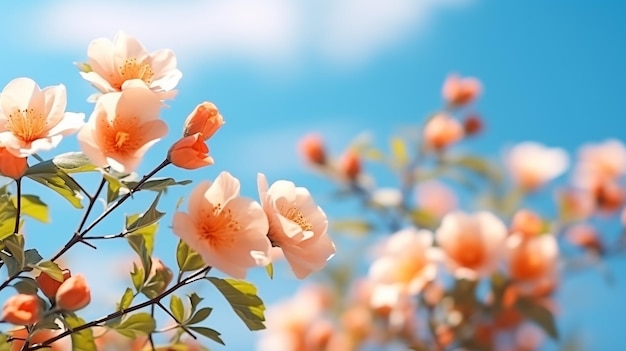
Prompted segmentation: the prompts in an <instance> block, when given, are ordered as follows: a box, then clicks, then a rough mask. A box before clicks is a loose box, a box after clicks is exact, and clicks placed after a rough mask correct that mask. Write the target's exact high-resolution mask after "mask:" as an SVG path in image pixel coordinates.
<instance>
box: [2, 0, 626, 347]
mask: <svg viewBox="0 0 626 351" xmlns="http://www.w3.org/2000/svg"><path fill="white" fill-rule="evenodd" d="M624 18H626V3H622V2H620V1H610V0H600V1H593V2H592V1H585V0H567V1H566V0H554V1H549V2H547V1H539V0H529V1H517V2H514V1H487V0H485V1H479V0H385V1H380V0H320V1H315V2H309V1H292V0H265V1H256V0H229V1H186V2H173V1H171V2H164V1H132V2H125V1H118V0H114V1H106V2H96V1H63V2H46V1H29V2H19V3H18V2H4V3H2V4H0V38H1V42H2V49H1V53H0V85H1V86H4V85H6V83H8V82H9V81H10V80H11V79H13V78H16V77H22V76H26V77H31V78H33V79H34V80H35V81H37V82H38V83H39V84H40V86H42V87H43V86H48V85H56V84H60V83H62V84H65V85H66V87H67V89H68V111H73V112H84V113H85V114H86V115H87V116H89V114H90V112H91V110H92V107H93V106H92V105H91V104H90V103H88V102H86V99H87V97H88V96H89V95H90V94H92V93H93V92H94V89H93V88H92V87H90V86H89V84H88V83H86V82H85V81H83V80H82V79H81V78H80V76H79V74H78V71H77V69H76V68H75V66H74V65H73V64H72V63H73V62H80V61H85V60H86V52H87V46H88V44H89V42H90V41H91V40H93V39H95V38H98V37H107V38H111V39H112V38H113V37H114V36H115V34H116V33H117V31H118V30H124V31H125V32H127V33H128V34H129V35H131V36H135V37H136V38H138V39H139V40H140V41H141V42H142V43H143V44H144V45H145V46H146V48H148V50H150V51H154V50H157V49H161V48H171V49H173V50H174V51H175V53H176V54H177V57H178V62H179V69H180V70H181V71H182V72H183V79H182V80H181V82H180V84H179V86H178V90H179V95H178V96H177V97H176V99H175V100H174V101H171V102H170V103H169V105H170V107H169V108H167V109H165V110H163V113H162V117H163V118H164V119H165V120H166V121H167V123H168V124H169V126H170V134H169V135H168V137H167V138H165V139H164V140H162V141H161V142H159V143H158V145H157V146H155V147H154V148H153V149H151V151H150V152H149V154H148V158H147V159H145V160H144V162H143V163H142V165H141V168H140V170H139V173H140V174H142V173H145V172H147V171H149V170H150V169H152V167H153V166H154V165H156V164H158V163H159V162H160V161H161V160H162V159H163V157H164V156H165V154H166V152H167V149H168V148H169V146H170V145H171V144H172V143H173V142H174V141H175V140H177V138H178V136H179V135H180V133H181V129H182V123H183V121H184V118H185V117H186V116H187V114H188V113H189V112H190V111H191V110H192V109H193V108H194V107H195V105H196V104H198V103H200V102H202V101H205V100H208V101H212V102H214V103H215V104H216V105H217V106H218V107H219V109H220V111H221V113H222V114H223V116H224V118H225V120H226V123H227V124H226V125H225V126H224V128H222V130H220V131H219V132H218V133H217V135H215V137H214V138H213V139H211V140H210V142H209V146H210V148H211V153H212V155H213V156H214V158H215V160H216V165H215V166H213V167H210V168H205V169H202V170H200V171H196V172H186V171H182V170H176V169H174V168H171V169H167V170H166V171H164V172H163V173H161V174H160V175H163V176H172V177H175V178H177V179H179V180H182V179H192V180H194V182H197V181H199V180H202V179H213V178H214V177H215V176H216V175H217V174H218V173H219V172H220V171H222V170H227V171H229V172H231V173H232V174H233V175H235V176H236V177H238V178H239V179H240V180H241V182H242V190H243V193H244V194H245V195H247V196H250V197H256V196H257V195H256V174H257V172H263V173H265V174H266V175H267V177H268V179H269V180H270V181H273V180H278V179H289V180H293V181H295V182H296V183H297V184H298V185H301V186H306V187H308V188H309V189H310V190H311V192H312V193H313V194H314V195H315V196H316V197H317V198H318V202H319V203H320V204H321V205H322V206H323V207H325V206H328V207H325V208H328V210H327V212H328V214H329V216H330V217H331V219H332V218H334V217H340V216H341V215H342V211H344V210H343V209H342V208H341V207H340V206H337V205H336V204H334V203H333V201H332V200H331V197H330V196H328V194H329V193H330V192H331V191H332V189H333V187H332V185H331V184H329V183H327V182H324V181H321V180H320V178H319V177H318V176H316V175H314V174H312V172H311V171H310V170H308V169H307V167H306V166H305V165H304V163H303V162H302V161H301V159H300V157H299V155H298V152H297V149H296V147H295V145H296V143H297V141H298V139H299V138H300V137H302V136H303V135H304V134H306V133H308V132H318V133H320V134H322V135H323V136H324V138H325V139H326V141H327V143H328V146H329V148H330V149H332V150H334V151H336V152H339V151H341V150H342V149H343V148H344V147H345V146H346V145H347V144H348V143H349V141H350V140H351V139H352V138H354V137H355V136H356V135H358V134H359V133H361V132H364V131H374V132H375V133H374V135H375V136H376V138H377V139H376V140H378V141H380V143H381V144H384V143H385V142H386V138H387V137H388V136H389V135H390V134H392V133H395V132H399V131H401V130H403V129H404V128H406V127H407V126H417V125H418V124H419V123H420V122H422V121H423V120H424V118H425V117H426V116H427V115H428V114H429V113H431V112H433V111H434V110H435V109H437V108H438V107H439V106H440V105H441V96H440V90H441V84H442V82H443V80H444V78H445V77H446V76H447V75H448V73H451V72H456V73H459V74H462V75H470V76H475V77H478V78H479V79H480V80H481V81H482V82H483V86H484V93H483V95H482V97H481V98H480V100H479V101H478V103H477V104H476V105H475V106H476V109H477V110H479V111H480V113H481V115H482V116H483V118H484V119H485V122H486V126H487V129H486V133H485V134H484V135H482V136H481V138H479V139H478V140H476V141H473V142H472V143H471V148H472V150H473V151H474V152H477V153H480V154H483V155H486V156H488V157H490V158H492V159H494V160H500V159H501V158H502V154H503V153H502V150H504V149H505V148H506V147H507V146H510V145H512V144H514V143H516V142H521V141H526V140H535V141H540V142H542V143H544V144H546V145H548V146H561V147H563V148H565V149H566V150H568V152H569V153H570V155H572V156H573V155H575V152H576V150H577V149H578V147H579V146H580V145H581V144H583V143H584V142H587V141H602V140H605V139H607V138H609V137H613V138H618V139H620V140H622V141H623V140H625V139H626V128H624V127H625V126H626V124H625V123H624V116H623V113H624V108H623V103H624V101H625V100H624V98H623V94H624V82H625V81H626V65H625V64H624V63H625V62H626V46H624V41H623V38H624V37H626V21H624ZM77 149H78V146H77V143H76V140H75V138H73V137H71V138H67V139H66V140H64V141H63V142H62V144H61V146H60V147H59V148H57V149H55V150H53V152H51V153H48V154H43V155H42V156H44V158H48V157H52V156H53V155H54V154H57V153H60V152H65V151H73V150H77ZM81 179H83V178H81ZM83 180H84V181H85V182H86V186H87V187H88V188H90V189H95V186H96V184H97V181H98V179H94V178H90V177H89V176H87V177H84V179H83ZM566 180H567V179H561V181H566ZM382 181H384V179H383V180H382ZM389 182H390V184H393V180H391V179H390V180H389ZM25 189H26V190H25V191H26V192H27V193H36V194H38V195H41V196H42V197H43V198H44V200H45V201H46V202H47V203H48V204H49V205H50V207H51V217H52V223H50V224H47V225H40V224H37V223H31V222H29V223H28V225H27V226H26V238H27V246H29V247H36V248H38V249H39V250H40V252H41V253H42V254H43V256H44V257H46V256H50V255H51V254H53V253H54V252H55V251H56V250H57V249H58V248H59V247H60V245H62V243H63V242H64V241H65V240H67V238H69V236H70V235H71V234H70V233H71V232H72V231H73V230H74V228H75V226H76V224H77V222H78V221H79V218H80V214H81V213H80V212H79V211H77V210H75V209H73V208H71V207H70V206H69V205H67V204H66V203H65V202H64V200H62V199H61V198H60V197H58V196H57V195H56V194H54V193H52V192H48V190H46V189H44V188H42V187H40V186H39V185H37V184H34V183H27V184H26V185H25ZM190 189H191V188H190V187H187V188H172V189H171V191H170V192H169V193H168V194H167V196H166V197H165V198H164V199H163V200H162V201H161V206H160V209H161V210H163V211H166V212H168V215H167V217H166V218H165V219H164V220H163V221H162V224H161V229H160V232H159V234H158V236H157V247H156V256H158V257H160V258H162V259H163V260H164V261H165V262H166V263H168V264H170V265H172V266H175V259H174V248H175V244H176V242H177V238H175V237H174V236H173V234H172V233H171V230H170V229H169V228H168V223H170V222H171V214H172V212H173V211H174V206H175V202H176V201H177V200H178V198H179V197H181V196H185V195H186V194H187V193H188V192H189V190H190ZM151 200H152V196H151V195H150V194H148V195H145V194H139V195H138V196H137V201H133V203H132V204H130V206H126V207H124V208H123V209H122V210H120V211H119V212H118V213H117V215H113V216H111V218H110V219H109V220H108V221H107V222H105V223H104V224H103V225H102V226H100V227H99V230H96V231H95V232H94V233H93V234H115V233H117V232H119V230H121V229H122V226H123V218H122V216H121V215H122V213H127V214H129V213H137V212H141V211H143V210H145V209H146V208H147V206H148V204H149V201H151ZM98 244H100V246H99V249H98V251H97V252H93V250H92V249H90V248H87V247H76V249H75V250H74V249H73V250H72V251H71V253H70V254H69V255H68V256H67V262H68V264H69V265H70V267H71V268H72V270H73V271H74V272H83V273H85V274H86V275H87V278H88V281H89V283H90V284H91V285H92V286H93V290H94V301H97V303H95V304H94V305H92V306H90V307H89V308H88V309H86V310H85V312H84V313H83V315H84V316H85V317H87V318H89V317H98V316H100V315H102V314H104V313H106V312H108V310H106V309H103V306H104V305H106V304H108V305H109V306H111V307H110V308H111V309H112V308H113V306H114V304H115V302H116V301H117V300H118V299H119V296H121V294H122V292H123V291H124V288H125V286H128V285H130V280H129V278H128V275H127V273H126V272H128V270H129V269H130V262H131V261H132V260H133V259H134V256H133V253H132V251H131V250H130V248H129V247H128V245H127V244H126V243H125V242H124V241H122V240H120V241H115V240H114V241H109V242H106V243H105V242H101V243H98ZM338 248H339V250H338V253H337V257H339V256H341V255H342V250H341V248H342V246H341V240H339V241H338ZM607 264H608V266H609V267H610V268H611V270H612V271H613V273H614V276H615V279H614V283H613V284H611V285H609V284H607V283H606V281H605V280H604V279H603V278H602V277H601V276H600V275H599V274H598V273H597V272H593V271H586V272H582V273H579V274H575V275H572V276H568V277H567V279H565V280H564V281H563V284H562V286H561V288H560V291H559V293H558V295H557V299H558V302H559V305H560V308H559V313H558V316H557V318H558V322H559V328H560V330H561V333H562V334H563V335H576V337H577V338H578V340H579V342H580V343H581V345H583V349H585V350H587V349H588V350H620V349H621V347H620V346H619V345H620V344H622V343H623V342H624V341H623V337H621V335H622V334H621V332H622V325H623V323H622V322H621V320H622V316H623V315H624V314H625V313H626V304H625V303H624V301H623V296H626V265H625V264H624V262H623V260H618V259H614V260H611V261H609V262H607ZM276 270H277V271H276V277H275V279H274V280H272V281H271V280H269V278H268V277H267V276H266V273H265V272H264V270H263V269H258V270H254V271H251V272H250V274H249V279H250V280H251V281H252V282H254V283H255V284H257V285H258V287H259V294H260V296H261V297H263V298H264V300H265V301H266V303H267V304H272V303H273V302H276V301H278V300H280V299H281V298H284V297H286V296H289V295H290V294H292V293H293V292H294V291H295V290H296V289H297V286H298V284H300V282H299V281H297V280H296V279H295V278H294V277H293V276H292V275H291V273H290V272H289V270H288V269H287V267H286V266H285V265H283V264H278V265H277V266H276ZM311 280H315V277H313V278H312V279H311ZM211 288H212V287H211V286H209V284H205V285H203V286H201V287H198V286H194V287H192V289H191V290H200V291H201V292H202V294H203V296H205V297H207V299H206V300H205V303H206V304H207V305H211V306H214V307H215V310H214V312H213V314H212V315H211V317H210V318H209V319H208V320H207V324H208V326H210V327H213V328H215V329H217V330H219V331H220V332H222V333H223V339H224V340H225V341H226V343H227V346H226V347H221V346H220V345H216V344H214V343H211V342H210V341H208V340H207V343H210V344H208V345H210V347H211V348H212V349H215V350H253V349H254V344H255V340H256V339H257V335H256V334H254V333H250V332H248V331H247V330H245V326H244V325H243V323H241V322H240V321H239V320H238V319H236V317H235V316H234V313H232V311H231V310H230V308H229V307H228V306H227V305H226V304H225V303H224V302H223V300H222V297H221V296H219V295H217V294H215V293H214V292H213V291H212V290H211ZM5 297H6V296H4V295H1V296H0V300H1V299H4V298H5ZM162 320H163V322H164V323H168V322H166V321H165V318H163V319H162ZM546 349H558V345H556V344H553V343H547V344H546Z"/></svg>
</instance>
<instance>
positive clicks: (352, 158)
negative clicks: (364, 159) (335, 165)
mask: <svg viewBox="0 0 626 351" xmlns="http://www.w3.org/2000/svg"><path fill="white" fill-rule="evenodd" d="M339 171H340V172H341V174H342V175H343V176H344V177H345V178H346V179H348V180H349V181H355V180H356V179H357V177H358V176H359V174H361V157H360V156H359V154H358V153H357V152H356V151H354V150H352V149H347V150H346V151H344V153H343V155H341V157H340V159H339Z"/></svg>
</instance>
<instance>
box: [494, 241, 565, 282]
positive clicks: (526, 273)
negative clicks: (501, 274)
mask: <svg viewBox="0 0 626 351" xmlns="http://www.w3.org/2000/svg"><path fill="white" fill-rule="evenodd" d="M506 257H507V261H508V265H509V274H510V277H511V279H512V280H513V282H514V283H515V284H516V290H517V291H518V292H519V293H522V294H533V293H534V292H535V291H536V290H538V289H539V288H541V287H542V286H546V285H553V284H554V282H555V280H556V277H557V265H558V259H559V247H558V244H557V242H556V239H555V238H554V235H552V234H543V235H538V236H534V237H525V236H524V235H522V234H512V235H511V236H509V237H508V238H507V239H506Z"/></svg>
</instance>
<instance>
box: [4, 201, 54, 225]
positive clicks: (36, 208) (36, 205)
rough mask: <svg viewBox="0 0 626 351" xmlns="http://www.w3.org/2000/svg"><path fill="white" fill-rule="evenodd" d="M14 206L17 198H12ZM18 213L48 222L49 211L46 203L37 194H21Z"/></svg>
mask: <svg viewBox="0 0 626 351" xmlns="http://www.w3.org/2000/svg"><path fill="white" fill-rule="evenodd" d="M13 203H14V206H17V198H13ZM20 214H23V215H26V216H29V217H31V218H33V219H36V220H38V221H40V222H43V223H48V222H50V213H49V211H48V205H46V204H45V203H44V202H43V201H41V199H40V198H39V196H35V195H22V201H21V206H20Z"/></svg>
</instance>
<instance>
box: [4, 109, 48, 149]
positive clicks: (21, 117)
mask: <svg viewBox="0 0 626 351" xmlns="http://www.w3.org/2000/svg"><path fill="white" fill-rule="evenodd" d="M47 126H48V121H47V120H46V118H45V117H44V116H43V114H41V113H39V112H38V111H35V110H34V109H32V108H31V109H23V110H20V109H15V111H14V112H13V113H11V114H9V117H8V119H7V123H6V125H5V128H6V129H8V130H9V131H11V132H12V133H13V135H15V136H16V137H18V138H20V139H21V140H22V141H25V142H31V141H33V140H36V139H39V137H40V136H41V134H42V133H43V132H44V131H45V130H46V128H47Z"/></svg>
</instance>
